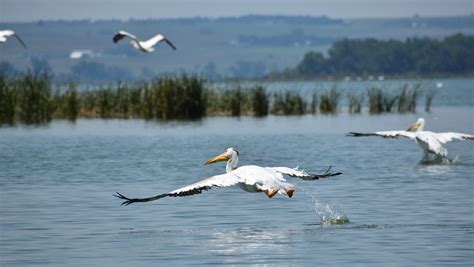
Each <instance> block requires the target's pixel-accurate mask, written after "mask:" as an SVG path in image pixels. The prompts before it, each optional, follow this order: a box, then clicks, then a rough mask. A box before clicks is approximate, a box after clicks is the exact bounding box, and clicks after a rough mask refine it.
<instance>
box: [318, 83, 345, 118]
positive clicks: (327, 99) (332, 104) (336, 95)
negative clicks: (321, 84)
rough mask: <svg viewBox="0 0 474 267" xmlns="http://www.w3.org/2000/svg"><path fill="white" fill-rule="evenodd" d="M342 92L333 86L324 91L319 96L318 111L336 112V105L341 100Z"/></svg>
mask: <svg viewBox="0 0 474 267" xmlns="http://www.w3.org/2000/svg"><path fill="white" fill-rule="evenodd" d="M341 96H342V93H341V92H340V91H339V90H338V89H337V88H336V86H333V87H332V88H331V89H330V90H329V91H327V92H324V93H322V94H321V95H320V98H319V111H320V112H321V113H337V106H338V105H339V101H340V100H341Z"/></svg>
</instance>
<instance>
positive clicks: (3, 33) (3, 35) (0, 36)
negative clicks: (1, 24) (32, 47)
mask: <svg viewBox="0 0 474 267" xmlns="http://www.w3.org/2000/svg"><path fill="white" fill-rule="evenodd" d="M10 36H14V37H15V38H16V39H17V40H18V42H20V43H21V45H22V46H23V47H24V48H25V49H26V48H27V47H26V45H25V43H24V42H23V41H22V40H21V39H20V36H18V34H16V33H15V32H14V31H12V30H0V43H5V42H6V41H7V37H10Z"/></svg>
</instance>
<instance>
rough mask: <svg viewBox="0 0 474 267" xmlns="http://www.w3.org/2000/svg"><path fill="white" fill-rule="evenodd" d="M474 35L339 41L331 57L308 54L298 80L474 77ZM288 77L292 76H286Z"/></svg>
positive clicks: (300, 66)
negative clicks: (353, 77) (336, 77)
mask: <svg viewBox="0 0 474 267" xmlns="http://www.w3.org/2000/svg"><path fill="white" fill-rule="evenodd" d="M472 47H474V36H471V35H463V34H460V33H459V34H454V35H451V36H448V37H446V38H444V39H443V40H437V39H431V38H408V39H406V41H405V42H402V41H398V40H386V41H385V40H376V39H372V38H368V39H344V40H341V41H337V42H335V43H334V44H333V45H332V47H331V48H330V49H329V51H328V57H325V56H324V55H323V54H322V53H320V52H308V53H306V54H305V56H304V59H303V60H302V61H301V62H300V63H299V64H298V66H297V67H296V69H295V70H293V71H290V72H292V73H293V74H294V76H296V77H323V76H328V75H335V76H344V75H376V74H377V75H378V74H384V75H414V74H416V75H433V74H466V75H467V74H472V73H473V72H474V50H473V49H472ZM285 75H286V76H288V74H285Z"/></svg>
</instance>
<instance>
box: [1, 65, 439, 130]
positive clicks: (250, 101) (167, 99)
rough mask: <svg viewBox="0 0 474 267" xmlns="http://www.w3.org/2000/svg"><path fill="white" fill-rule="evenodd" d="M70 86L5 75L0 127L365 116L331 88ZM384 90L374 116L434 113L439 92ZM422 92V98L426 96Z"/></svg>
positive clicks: (191, 81)
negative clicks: (341, 112) (342, 112)
mask: <svg viewBox="0 0 474 267" xmlns="http://www.w3.org/2000/svg"><path fill="white" fill-rule="evenodd" d="M78 88H79V86H78V84H75V83H70V84H68V85H66V86H63V87H61V88H57V89H56V90H55V91H54V93H53V90H52V86H51V77H50V76H48V75H47V74H33V73H31V72H27V73H24V74H21V75H18V76H16V77H9V78H7V77H5V76H0V124H1V125H5V124H6V125H13V124H15V123H16V122H20V123H25V124H37V123H45V122H49V121H50V120H51V119H53V118H61V119H67V120H71V121H75V120H76V119H77V118H124V119H128V118H143V119H159V120H173V119H199V118H202V117H204V116H215V115H222V116H242V115H247V116H248V115H251V116H259V117H261V116H267V115H268V114H272V115H303V114H307V113H311V114H316V113H318V110H319V112H320V113H322V114H335V113H337V111H338V107H339V103H340V101H341V99H342V97H343V96H346V97H348V110H349V112H350V113H360V112H361V110H362V106H363V104H364V95H363V94H360V93H355V92H354V91H352V92H349V93H347V94H345V95H343V92H342V91H341V90H339V89H337V88H336V86H334V87H332V88H331V89H329V90H326V91H323V92H315V93H313V94H312V95H311V96H310V97H304V96H303V95H302V94H300V93H297V92H295V91H293V90H286V91H279V92H273V93H268V92H267V90H266V89H265V87H263V86H262V85H252V86H249V87H242V86H240V85H237V86H235V87H233V88H228V87H226V88H213V87H212V86H210V85H209V84H207V83H206V81H205V80H203V79H202V78H200V77H198V76H187V75H182V76H166V77H160V78H157V79H153V80H150V81H141V82H136V83H132V84H127V83H120V84H116V85H107V86H102V87H99V88H95V89H82V90H79V89H78ZM394 92H395V91H390V90H386V89H382V88H379V87H372V88H369V89H368V90H367V94H368V107H369V112H370V113H381V112H393V111H398V112H402V113H404V112H415V110H416V105H417V101H418V99H419V97H420V96H422V95H424V96H425V98H426V99H425V100H426V101H425V110H426V111H429V110H430V106H431V102H432V99H433V97H434V95H435V94H436V91H435V90H433V89H431V90H427V91H423V90H422V89H421V86H420V85H419V84H415V85H412V86H409V85H404V86H403V87H402V88H400V90H398V92H399V93H394ZM422 93H423V94H422Z"/></svg>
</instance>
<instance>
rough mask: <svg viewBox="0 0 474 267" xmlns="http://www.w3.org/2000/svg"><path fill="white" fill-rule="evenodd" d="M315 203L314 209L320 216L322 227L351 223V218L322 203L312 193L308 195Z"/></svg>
mask: <svg viewBox="0 0 474 267" xmlns="http://www.w3.org/2000/svg"><path fill="white" fill-rule="evenodd" d="M307 195H309V196H310V197H311V200H312V201H313V209H314V211H315V212H316V213H317V214H318V216H319V218H320V220H321V225H322V226H330V225H341V224H346V223H349V218H348V217H347V216H346V215H345V214H344V213H343V212H342V211H341V210H340V209H338V208H337V207H334V206H331V205H329V204H324V203H321V201H320V200H319V199H318V198H317V197H316V196H314V195H313V194H311V193H307Z"/></svg>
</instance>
